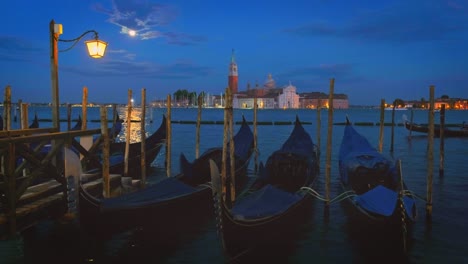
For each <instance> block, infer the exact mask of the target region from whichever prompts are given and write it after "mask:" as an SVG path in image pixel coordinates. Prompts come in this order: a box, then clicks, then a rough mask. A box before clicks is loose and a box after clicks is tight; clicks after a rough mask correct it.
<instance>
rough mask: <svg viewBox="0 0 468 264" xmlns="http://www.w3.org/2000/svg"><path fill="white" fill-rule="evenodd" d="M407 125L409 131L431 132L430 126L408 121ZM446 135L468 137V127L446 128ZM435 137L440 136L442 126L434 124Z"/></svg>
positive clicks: (444, 133)
mask: <svg viewBox="0 0 468 264" xmlns="http://www.w3.org/2000/svg"><path fill="white" fill-rule="evenodd" d="M405 127H406V129H408V130H409V131H414V132H420V133H425V134H427V133H429V126H427V125H420V124H415V123H411V122H408V121H406V122H405ZM443 135H444V137H468V128H465V127H461V128H460V129H449V128H445V129H444V132H443ZM434 137H440V126H439V125H435V126H434Z"/></svg>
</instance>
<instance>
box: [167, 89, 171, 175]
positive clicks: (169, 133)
mask: <svg viewBox="0 0 468 264" xmlns="http://www.w3.org/2000/svg"><path fill="white" fill-rule="evenodd" d="M171 107H172V103H171V95H170V94H168V95H167V116H166V176H167V177H171V147H172V146H171V140H172V124H171Z"/></svg>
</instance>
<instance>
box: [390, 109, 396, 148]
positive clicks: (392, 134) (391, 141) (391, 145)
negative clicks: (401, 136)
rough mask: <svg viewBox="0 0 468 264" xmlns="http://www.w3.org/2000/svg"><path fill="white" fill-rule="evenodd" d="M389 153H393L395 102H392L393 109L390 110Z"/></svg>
mask: <svg viewBox="0 0 468 264" xmlns="http://www.w3.org/2000/svg"><path fill="white" fill-rule="evenodd" d="M390 137H391V140H390V153H393V145H394V144H393V142H394V139H395V101H394V102H393V109H392V132H391V134H390Z"/></svg>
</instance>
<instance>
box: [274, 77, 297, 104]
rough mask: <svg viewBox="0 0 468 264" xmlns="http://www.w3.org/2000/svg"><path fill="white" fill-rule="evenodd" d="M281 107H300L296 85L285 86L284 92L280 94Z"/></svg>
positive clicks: (279, 102)
mask: <svg viewBox="0 0 468 264" xmlns="http://www.w3.org/2000/svg"><path fill="white" fill-rule="evenodd" d="M278 106H279V108H283V109H289V108H299V95H297V93H296V86H293V85H291V82H290V83H289V85H288V86H286V87H285V88H283V92H282V93H281V94H280V95H279V96H278Z"/></svg>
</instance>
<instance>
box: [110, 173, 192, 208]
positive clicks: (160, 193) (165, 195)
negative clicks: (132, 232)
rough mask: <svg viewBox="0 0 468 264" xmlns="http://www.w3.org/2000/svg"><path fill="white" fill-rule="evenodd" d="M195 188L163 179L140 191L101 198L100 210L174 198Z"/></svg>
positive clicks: (172, 179)
mask: <svg viewBox="0 0 468 264" xmlns="http://www.w3.org/2000/svg"><path fill="white" fill-rule="evenodd" d="M196 190H197V189H195V188H193V187H191V186H189V185H187V184H185V183H183V182H181V181H179V180H177V179H175V178H168V179H164V180H162V181H160V182H158V183H156V184H154V185H151V186H148V187H146V188H144V189H142V190H140V191H136V192H133V193H129V194H125V195H122V196H118V197H115V198H108V199H103V200H102V201H101V211H110V210H119V209H128V208H133V207H140V206H147V205H150V204H153V203H157V202H160V201H164V200H168V199H171V198H175V197H178V196H181V195H186V194H189V193H193V192H195V191H196Z"/></svg>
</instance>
